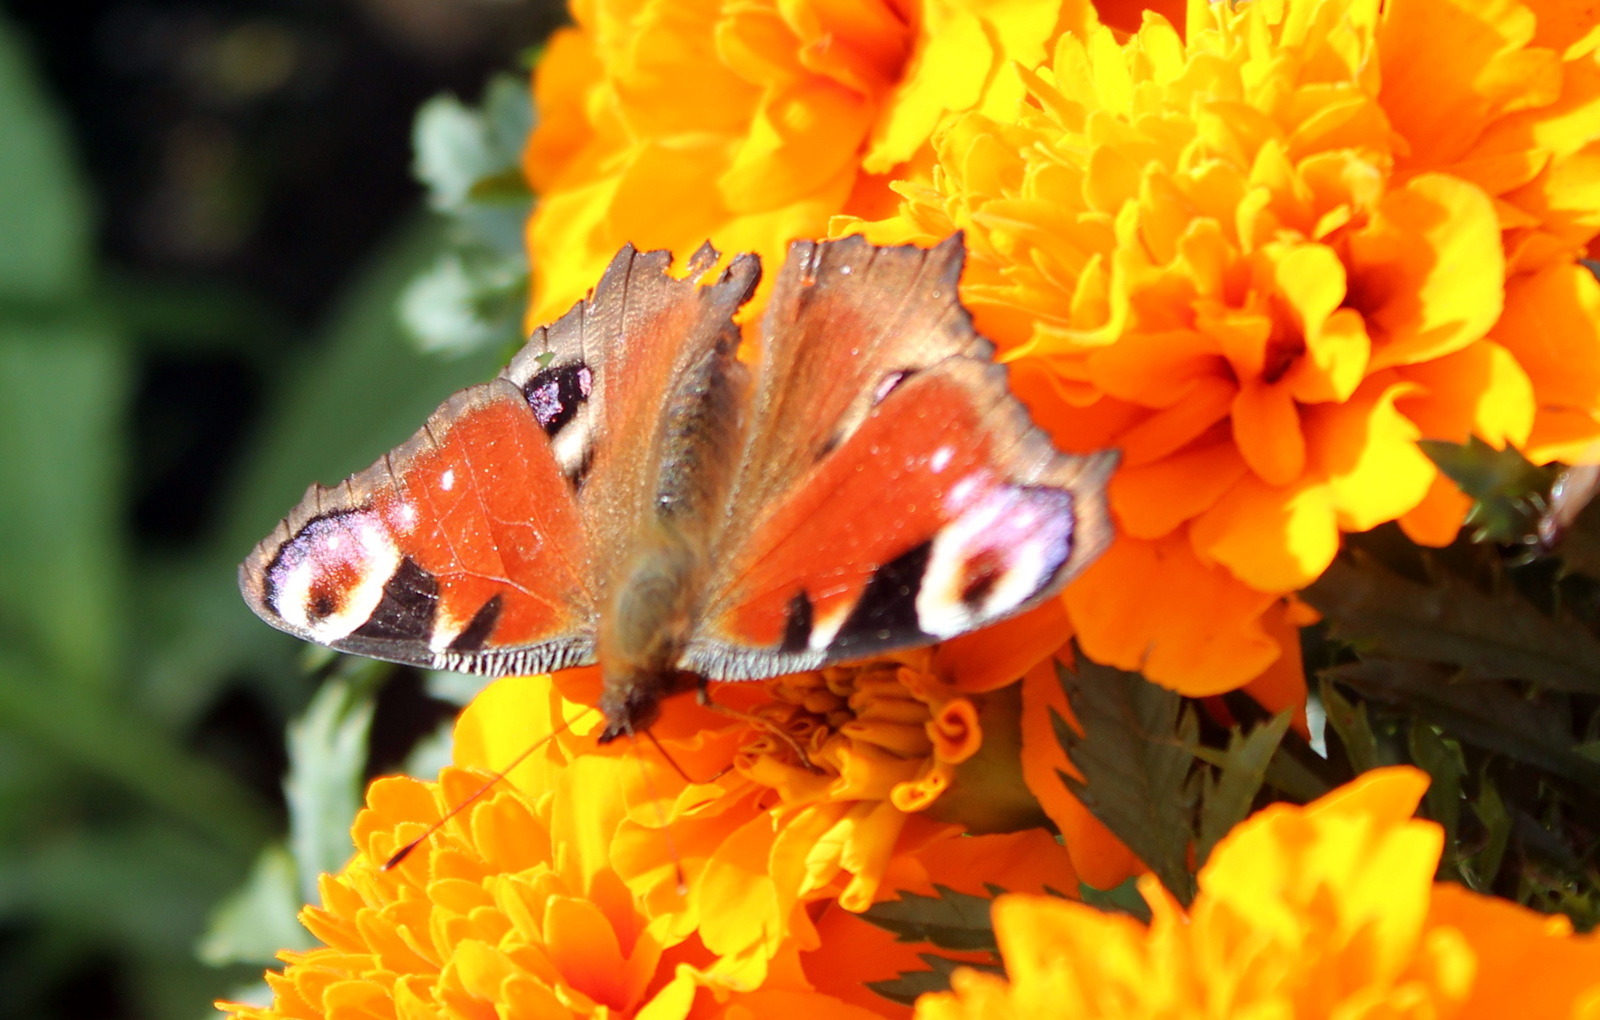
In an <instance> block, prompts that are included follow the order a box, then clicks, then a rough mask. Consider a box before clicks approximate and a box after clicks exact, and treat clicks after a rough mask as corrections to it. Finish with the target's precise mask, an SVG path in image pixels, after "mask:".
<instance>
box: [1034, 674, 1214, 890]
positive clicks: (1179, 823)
mask: <svg viewBox="0 0 1600 1020" xmlns="http://www.w3.org/2000/svg"><path fill="white" fill-rule="evenodd" d="M1056 676H1057V677H1058V679H1059V680H1060V682H1061V686H1062V689H1063V690H1065V691H1066V694H1067V700H1068V702H1069V703H1070V704H1071V705H1072V712H1073V714H1074V715H1075V716H1076V717H1077V720H1078V724H1079V726H1081V727H1082V729H1083V734H1082V735H1081V736H1080V735H1079V734H1078V732H1077V731H1076V730H1074V729H1073V728H1072V727H1071V726H1070V725H1069V724H1068V723H1067V722H1066V720H1064V719H1062V718H1061V717H1060V716H1056V717H1055V719H1054V722H1055V731H1056V739H1057V740H1058V741H1059V742H1060V743H1061V747H1062V749H1063V750H1064V751H1065V752H1066V754H1067V757H1068V758H1070V759H1071V760H1072V764H1073V765H1074V766H1075V767H1076V768H1077V769H1078V771H1079V772H1080V773H1081V774H1082V775H1083V777H1084V778H1083V781H1082V782H1080V781H1078V780H1077V779H1075V778H1074V777H1072V776H1070V775H1067V774H1066V773H1064V772H1062V773H1059V775H1060V776H1061V779H1062V782H1064V783H1066V784H1067V788H1068V789H1069V790H1070V791H1071V792H1072V794H1073V796H1075V797H1077V798H1078V800H1080V801H1081V802H1082V803H1083V805H1084V806H1085V807H1086V808H1088V809H1089V811H1090V812H1091V813H1093V814H1094V816H1095V817H1096V818H1098V819H1100V821H1101V822H1103V823H1104V824H1105V826H1106V827H1107V828H1108V829H1110V830H1111V831H1112V833H1114V834H1115V835H1116V836H1117V838H1118V839H1120V840H1122V841H1123V843H1125V844H1127V846H1128V848H1129V849H1130V850H1132V851H1133V852H1134V853H1135V854H1136V855H1138V857H1139V859H1140V860H1142V861H1143V862H1144V863H1145V864H1146V866H1148V867H1149V868H1150V870H1151V871H1153V872H1155V874H1156V877H1157V878H1159V879H1160V880H1161V884H1162V885H1165V886H1166V887H1167V889H1168V891H1170V892H1171V893H1172V894H1173V895H1174V896H1175V897H1177V898H1178V900H1179V902H1181V903H1185V904H1187V903H1188V902H1189V901H1190V899H1192V898H1193V894H1194V879H1193V876H1192V875H1190V873H1189V866H1188V865H1189V841H1190V838H1191V834H1192V829H1193V825H1194V809H1195V799H1196V796H1197V793H1198V791H1197V788H1196V786H1195V785H1194V784H1192V783H1191V782H1190V780H1189V773H1190V770H1191V768H1192V767H1193V765H1194V754H1193V751H1192V749H1193V748H1194V747H1195V746H1196V745H1197V744H1198V739H1197V735H1198V725H1197V723H1196V721H1195V717H1194V713H1193V711H1192V710H1190V709H1187V708H1185V706H1184V702H1183V699H1182V698H1181V697H1180V696H1179V695H1177V694H1175V693H1174V692H1172V691H1169V690H1167V689H1165V688H1163V687H1158V686H1156V685H1155V684H1152V683H1150V682H1149V681H1147V680H1145V679H1144V678H1143V677H1141V676H1139V675H1138V674H1137V673H1124V672H1123V671H1121V670H1118V669H1112V668H1110V667H1108V666H1101V665H1099V664H1098V663H1095V662H1092V661H1090V660H1088V659H1086V658H1084V657H1083V656H1081V655H1080V656H1079V657H1078V667H1077V670H1076V671H1072V670H1069V669H1067V668H1066V667H1065V666H1063V665H1060V664H1057V666H1056Z"/></svg>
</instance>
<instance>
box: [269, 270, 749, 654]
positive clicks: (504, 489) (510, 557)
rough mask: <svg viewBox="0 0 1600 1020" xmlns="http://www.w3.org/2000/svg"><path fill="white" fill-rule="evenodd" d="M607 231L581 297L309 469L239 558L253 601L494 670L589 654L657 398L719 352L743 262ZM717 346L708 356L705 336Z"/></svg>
mask: <svg viewBox="0 0 1600 1020" xmlns="http://www.w3.org/2000/svg"><path fill="white" fill-rule="evenodd" d="M715 260H716V256H715V253H714V252H712V251H710V249H704V250H702V252H700V253H699V254H698V255H696V257H695V258H694V259H693V260H691V263H690V266H689V276H688V277H687V278H683V279H679V278H674V277H672V276H670V275H669V274H668V272H667V270H668V268H669V265H670V255H669V254H668V253H666V252H652V253H648V254H640V253H638V252H636V251H634V250H633V249H632V248H631V247H629V248H624V249H623V250H622V251H621V252H619V253H618V254H617V257H616V258H615V259H613V260H612V262H611V265H610V266H609V267H608V268H607V270H606V272H605V274H604V276H603V277H602V278H601V280H600V282H599V284H598V285H597V286H596V288H595V291H594V293H593V294H591V295H590V297H589V298H588V299H587V300H585V301H583V302H580V303H579V304H578V305H576V306H575V307H574V308H573V309H572V310H571V311H570V312H568V313H567V314H566V315H565V316H563V317H562V318H561V319H560V320H558V321H557V322H555V323H553V324H552V325H550V326H548V327H545V328H541V329H539V330H537V331H535V333H534V334H533V336H532V337H531V338H530V339H529V341H528V343H527V344H526V345H525V346H524V347H523V349H522V350H521V351H520V352H519V353H518V354H517V356H516V357H515V358H513V359H512V361H511V363H510V364H509V365H508V366H507V367H506V369H505V371H504V372H502V373H501V375H500V377H499V378H497V379H495V380H493V381H491V382H489V383H486V384H484V385H481V386H474V387H471V388H469V389H466V390H463V391H461V392H460V393H457V394H456V395H455V396H454V397H452V398H451V399H450V400H449V401H447V402H446V403H445V404H444V405H442V406H441V407H440V408H439V409H438V410H437V411H435V412H434V414H433V415H432V417H430V418H429V419H428V422H427V424H425V425H424V426H423V427H422V429H421V431H419V432H418V433H417V434H416V435H415V436H414V437H413V438H412V439H411V440H410V441H408V442H407V443H405V444H404V445H402V446H400V447H398V448H396V449H395V450H393V451H392V452H390V453H389V454H387V455H385V456H384V457H383V459H381V460H379V461H378V462H377V463H376V464H374V465H373V466H372V467H370V468H368V469H367V470H366V471H363V472H361V473H359V474H356V475H353V476H351V477H350V478H348V479H346V480H345V481H344V482H343V483H341V484H340V485H337V486H335V487H333V488H331V489H330V488H323V487H321V486H313V487H312V488H311V489H310V491H308V492H307V493H306V496H305V498H304V499H303V500H302V501H301V503H300V504H299V506H297V507H296V508H295V509H294V510H292V511H291V512H290V513H289V515H288V517H286V518H285V519H284V520H283V521H282V522H280V523H279V525H278V527H277V528H276V529H275V530H274V532H273V533H272V534H271V535H269V536H268V537H267V538H266V539H264V540H263V541H262V542H261V543H260V544H259V545H257V547H256V548H255V550H254V551H253V552H252V553H251V555H250V556H249V557H248V558H247V559H246V560H245V562H244V563H243V564H242V565H241V566H240V568H239V583H240V588H241V589H242V590H243V592H244V596H245V599H246V601H247V602H248V603H249V604H250V606H251V608H252V609H254V610H255V611H256V613H257V614H258V615H260V616H261V617H262V618H263V619H264V620H266V621H267V622H269V623H271V624H273V625H274V626H276V627H278V628H280V629H282V630H286V631H288V632H289V633H292V634H295V635H296V636H298V637H301V638H305V639H307V640H310V641H317V642H320V643H322V644H327V645H331V646H333V647H334V648H337V649H340V650H341V651H348V652H355V653H359V654H362V655H370V656H374V657H376V658H382V659H390V660H393V661H398V662H407V663H413V664H417V665H423V666H431V667H435V668H441V669H453V670H459V671H463V672H472V673H485V674H490V675H500V674H507V673H527V672H540V671H545V670H551V669H559V668H562V667H565V666H569V665H579V664H584V663H589V662H593V661H594V658H595V643H596V631H597V626H598V614H599V613H600V612H601V611H602V607H604V606H605V605H606V604H607V592H608V591H609V589H610V587H611V586H612V584H613V577H612V574H613V573H614V572H615V570H616V569H617V566H618V564H619V563H620V562H621V561H622V560H623V559H625V557H624V556H622V555H621V551H622V550H626V549H627V548H629V547H630V546H631V544H632V542H633V541H634V536H633V532H634V530H635V529H637V528H638V526H639V525H638V522H639V521H640V520H641V519H643V514H644V513H645V511H646V509H647V508H648V507H649V506H650V504H651V500H652V499H654V498H656V495H657V489H658V487H659V486H658V484H657V481H656V471H657V468H656V465H654V464H653V463H652V458H651V457H650V456H648V455H641V453H640V451H650V450H654V449H658V448H661V447H663V446H664V445H667V446H670V443H668V442H666V441H665V440H664V439H663V437H662V435H661V431H662V429H663V428H664V426H663V424H662V418H661V416H660V415H658V414H657V413H656V412H657V409H658V408H659V407H660V406H661V405H662V404H663V403H664V402H665V401H667V400H668V398H669V395H670V394H672V393H674V392H675V391H676V388H679V387H681V381H680V380H681V379H682V378H684V377H691V378H692V377H693V375H694V373H693V371H692V366H693V365H695V364H696V363H697V360H698V361H705V360H707V359H708V358H709V357H711V355H710V354H708V352H717V351H721V352H723V355H725V357H724V358H723V360H725V361H727V362H731V361H732V351H733V349H734V347H735V346H736V341H737V331H736V329H735V327H734V326H733V324H732V315H733V312H734V310H735V309H737V308H738V306H739V305H740V304H741V303H742V302H743V301H744V300H745V299H746V298H747V297H748V296H749V293H750V290H751V289H752V288H753V287H754V285H755V280H756V277H757V275H758V273H759V270H758V267H757V264H756V262H755V261H754V260H753V259H742V260H735V261H734V263H733V265H732V266H731V267H730V268H729V269H728V271H727V272H726V273H724V274H722V275H721V277H720V278H719V279H717V280H716V281H715V282H711V281H708V280H702V279H700V278H701V277H703V276H705V274H706V272H707V271H708V270H709V268H710V267H711V265H712V264H713V263H714V262H715ZM719 356H720V355H719Z"/></svg>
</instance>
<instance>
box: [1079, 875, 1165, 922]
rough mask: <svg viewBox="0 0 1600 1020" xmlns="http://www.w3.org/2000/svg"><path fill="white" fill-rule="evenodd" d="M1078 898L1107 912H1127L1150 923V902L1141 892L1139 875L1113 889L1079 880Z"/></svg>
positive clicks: (1087, 904) (1085, 903)
mask: <svg viewBox="0 0 1600 1020" xmlns="http://www.w3.org/2000/svg"><path fill="white" fill-rule="evenodd" d="M1078 898H1079V899H1081V900H1082V901H1083V902H1084V905H1086V906H1090V907H1093V908H1095V909H1096V910H1099V911H1103V912H1105V913H1107V914H1127V915H1128V916H1129V917H1132V918H1135V919H1137V920H1139V921H1141V922H1143V923H1144V924H1149V923H1150V904H1148V903H1146V902H1145V901H1144V896H1143V895H1142V894H1141V893H1140V892H1139V879H1138V877H1137V876H1135V877H1133V878H1130V879H1127V880H1126V881H1124V882H1123V883H1122V884H1121V885H1118V886H1116V887H1115V888H1112V889H1096V888H1095V887H1094V886H1092V885H1090V884H1089V883H1087V882H1079V883H1078Z"/></svg>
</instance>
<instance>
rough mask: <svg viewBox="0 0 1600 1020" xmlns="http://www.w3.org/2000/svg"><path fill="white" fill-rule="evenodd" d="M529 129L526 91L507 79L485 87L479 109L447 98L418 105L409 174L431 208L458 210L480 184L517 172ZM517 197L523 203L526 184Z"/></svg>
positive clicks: (530, 115) (500, 78) (503, 77)
mask: <svg viewBox="0 0 1600 1020" xmlns="http://www.w3.org/2000/svg"><path fill="white" fill-rule="evenodd" d="M532 130H533V103H532V98H531V96H530V94H529V91H528V88H527V86H526V84H525V83H522V82H517V81H516V80H514V79H512V78H511V77H510V76H509V75H500V76H498V77H497V78H495V79H494V80H493V81H491V82H490V83H489V86H488V88H487V89H486V90H485V92H484V104H483V107H482V108H481V109H474V108H473V107H470V106H467V105H466V104H465V103H463V102H461V100H459V99H457V98H456V97H455V96H449V95H441V96H434V97H433V98H432V99H430V100H428V101H427V102H426V103H424V104H422V108H421V109H419V110H418V111H417V119H416V123H415V124H414V126H413V127H412V131H411V145H412V148H413V150H414V151H415V153H416V161H415V163H414V165H413V172H414V173H415V174H416V176H417V179H418V180H420V181H421V182H422V183H423V184H424V185H425V186H426V187H427V189H428V202H429V204H430V205H432V206H433V207H434V208H435V209H439V210H459V209H461V208H463V207H465V206H466V205H467V203H468V202H469V201H471V200H472V199H473V198H474V197H476V196H474V190H475V189H477V188H479V186H480V185H481V184H482V183H483V182H486V181H499V180H502V179H503V178H505V177H506V176H507V172H508V171H516V170H518V169H519V166H520V163H521V158H522V146H523V144H524V143H525V142H526V141H527V138H528V134H529V132H531V131H532ZM516 179H517V180H520V179H521V177H520V174H518V175H517V177H516ZM489 190H490V191H497V190H500V189H493V188H491V189H489ZM517 197H518V198H520V199H522V200H523V201H526V200H527V198H528V189H527V186H526V185H523V187H522V189H521V193H520V195H518V196H517Z"/></svg>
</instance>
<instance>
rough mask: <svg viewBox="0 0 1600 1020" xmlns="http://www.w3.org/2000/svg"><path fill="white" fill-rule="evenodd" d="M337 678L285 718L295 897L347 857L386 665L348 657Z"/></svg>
mask: <svg viewBox="0 0 1600 1020" xmlns="http://www.w3.org/2000/svg"><path fill="white" fill-rule="evenodd" d="M349 661H350V662H351V666H350V667H349V672H348V673H346V674H345V675H344V676H336V677H333V678H330V679H329V680H328V681H327V682H326V683H324V684H323V685H322V689H321V690H320V691H318V692H317V695H316V697H314V698H313V699H312V700H311V704H310V705H309V706H307V707H306V711H305V714H304V715H302V716H301V717H300V718H299V719H296V720H295V721H294V722H292V723H290V724H289V733H288V745H289V775H288V778H287V779H285V780H284V783H283V792H284V797H285V799H286V800H287V801H288V804H289V847H290V849H291V850H292V851H293V855H294V862H295V867H296V868H297V869H298V871H299V876H300V896H301V899H302V900H304V901H308V902H309V901H310V900H311V899H312V898H313V897H314V896H315V895H316V891H317V876H318V875H321V874H323V873H325V872H334V871H338V870H339V868H341V867H342V866H343V865H344V863H345V862H346V861H347V860H349V859H350V855H351V853H352V852H353V851H354V849H355V848H354V845H353V844H352V843H351V842H350V823H351V822H352V821H354V820H355V816H356V811H357V810H358V809H359V808H360V806H361V791H362V789H363V787H364V785H365V784H364V782H363V779H364V777H365V771H366V765H367V734H368V731H369V730H370V728H371V725H372V713H373V710H374V709H375V708H376V697H377V690H378V686H379V684H380V682H381V680H382V678H383V677H384V676H385V675H387V673H388V670H389V667H388V666H387V665H385V664H382V663H376V662H367V661H364V660H354V659H352V660H349Z"/></svg>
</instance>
